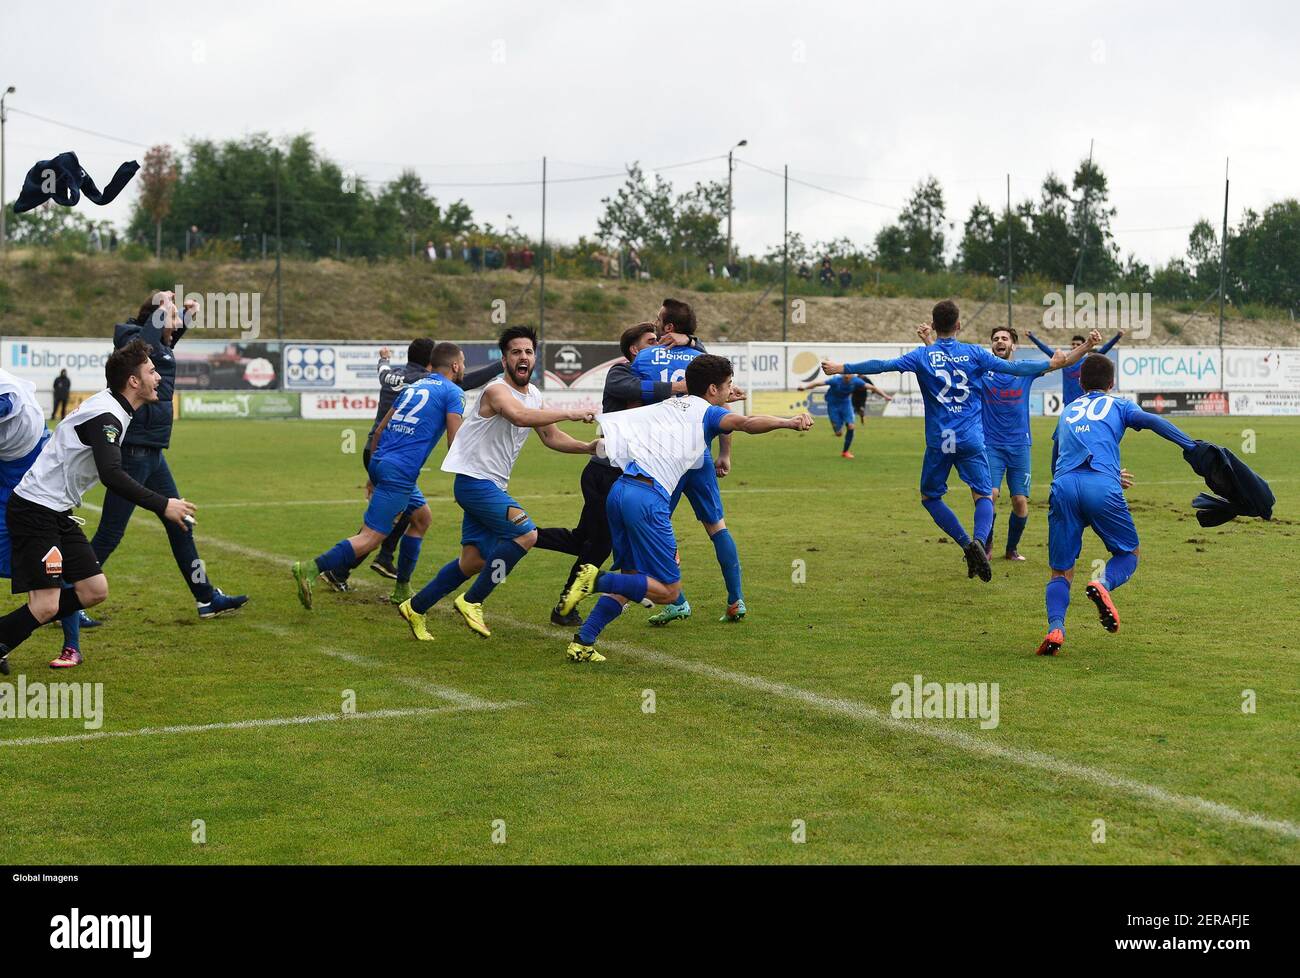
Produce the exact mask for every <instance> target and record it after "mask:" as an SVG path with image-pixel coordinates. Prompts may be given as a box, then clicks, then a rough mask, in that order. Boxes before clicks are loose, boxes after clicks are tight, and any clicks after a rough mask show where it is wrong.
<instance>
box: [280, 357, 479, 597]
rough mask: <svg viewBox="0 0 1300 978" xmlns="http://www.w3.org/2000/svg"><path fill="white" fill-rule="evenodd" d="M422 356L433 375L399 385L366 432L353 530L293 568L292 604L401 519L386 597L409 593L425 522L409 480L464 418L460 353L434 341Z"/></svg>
mask: <svg viewBox="0 0 1300 978" xmlns="http://www.w3.org/2000/svg"><path fill="white" fill-rule="evenodd" d="M429 357H430V361H431V362H432V364H433V373H431V374H428V375H427V376H425V377H422V378H421V379H419V380H417V381H416V382H415V383H413V384H410V385H409V386H407V387H406V389H405V390H404V391H403V392H402V395H401V397H399V398H398V399H397V402H396V403H395V404H394V405H393V406H392V407H390V408H389V409H388V413H387V414H386V415H384V419H383V421H382V422H381V423H380V424H379V425H378V426H377V427H376V428H375V430H374V433H373V434H372V435H371V439H370V445H369V446H367V454H369V456H370V467H369V470H368V471H369V473H370V483H371V485H372V487H373V488H372V490H371V493H370V505H369V506H367V507H366V515H365V517H364V518H363V519H362V524H361V530H360V531H359V532H357V533H355V534H353V535H352V536H350V537H348V538H347V539H345V540H340V541H339V542H338V543H336V544H334V546H333V547H332V548H330V549H329V550H327V551H325V553H323V554H321V555H320V556H319V557H317V558H316V560H315V561H314V563H313V564H306V563H304V562H303V561H298V562H297V563H295V564H294V565H293V568H292V569H293V577H294V580H295V581H297V582H298V600H299V601H301V602H302V604H303V607H304V608H311V606H312V578H313V577H314V576H315V575H316V574H317V573H319V574H320V575H321V576H322V577H324V576H325V575H327V574H334V573H336V572H339V571H343V570H346V569H348V568H351V567H354V566H356V565H357V564H358V563H359V562H360V561H361V560H363V559H364V558H365V556H366V555H367V554H369V553H371V552H373V551H374V550H375V549H376V548H377V547H379V546H380V545H381V544H382V543H383V542H384V538H385V537H386V536H387V535H388V534H389V532H390V531H391V530H392V528H393V527H394V526H395V525H396V524H398V523H399V521H405V523H406V529H405V531H404V532H403V533H402V539H401V541H400V544H399V547H400V549H399V551H398V558H397V567H396V568H395V570H396V573H397V590H396V591H395V592H394V593H393V600H394V602H395V603H398V604H400V603H401V602H402V601H406V600H407V599H409V598H410V596H411V594H410V580H411V574H412V573H413V572H414V571H415V565H416V564H417V563H419V560H420V545H421V543H422V542H423V540H424V534H425V531H426V530H428V529H429V525H430V524H431V523H432V522H433V514H432V513H431V512H430V511H429V504H428V503H426V502H425V501H424V494H423V493H421V492H420V488H419V486H418V485H416V482H417V480H418V479H419V477H420V469H421V468H422V467H423V466H424V463H425V462H426V461H428V459H429V453H430V452H432V451H433V446H434V445H436V444H438V439H439V438H441V437H442V434H443V432H444V431H445V432H446V433H447V446H448V447H449V448H450V447H451V446H452V445H453V444H454V443H455V439H456V432H457V431H459V430H460V424H461V416H462V415H463V414H464V413H465V395H464V392H463V391H461V389H460V387H459V386H458V385H459V383H460V381H461V380H462V379H463V378H464V376H465V354H464V353H462V352H461V349H460V347H458V346H457V345H456V344H455V343H439V344H438V345H437V346H435V347H434V348H433V350H432V351H431V353H430V354H429Z"/></svg>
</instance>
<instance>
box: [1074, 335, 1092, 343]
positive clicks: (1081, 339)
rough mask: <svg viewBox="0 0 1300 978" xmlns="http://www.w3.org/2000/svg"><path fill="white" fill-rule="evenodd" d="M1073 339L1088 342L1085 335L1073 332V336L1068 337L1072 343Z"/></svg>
mask: <svg viewBox="0 0 1300 978" xmlns="http://www.w3.org/2000/svg"><path fill="white" fill-rule="evenodd" d="M1075 340H1078V341H1079V342H1080V343H1087V342H1088V340H1087V337H1083V336H1080V335H1079V334H1078V333H1075V334H1074V335H1073V336H1071V337H1070V342H1071V343H1073V342H1074V341H1075Z"/></svg>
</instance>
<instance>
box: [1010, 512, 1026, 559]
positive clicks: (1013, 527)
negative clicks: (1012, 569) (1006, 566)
mask: <svg viewBox="0 0 1300 978" xmlns="http://www.w3.org/2000/svg"><path fill="white" fill-rule="evenodd" d="M1028 522H1029V514H1028V513H1026V514H1025V515H1024V516H1017V515H1016V514H1015V513H1012V514H1011V516H1010V517H1008V518H1007V553H1010V552H1011V551H1013V550H1015V549H1017V548H1018V547H1019V546H1020V538H1021V536H1023V535H1024V532H1025V524H1026V523H1028Z"/></svg>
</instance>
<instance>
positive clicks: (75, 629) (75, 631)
mask: <svg viewBox="0 0 1300 978" xmlns="http://www.w3.org/2000/svg"><path fill="white" fill-rule="evenodd" d="M64 586H65V587H66V586H67V585H64ZM59 623H60V624H61V625H62V626H63V647H64V648H65V649H76V650H77V651H78V652H80V651H81V612H80V611H79V610H78V611H74V612H73V613H72V614H70V615H64V616H63V618H61V619H60V620H59Z"/></svg>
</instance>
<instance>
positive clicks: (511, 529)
mask: <svg viewBox="0 0 1300 978" xmlns="http://www.w3.org/2000/svg"><path fill="white" fill-rule="evenodd" d="M452 493H453V494H454V495H455V497H456V502H457V503H459V504H460V508H461V509H462V510H464V511H465V517H464V519H462V520H461V523H460V542H461V545H462V546H466V545H468V546H473V547H477V548H478V552H479V553H480V554H481V555H482V557H483V559H484V560H487V559H488V558H489V557H491V556H492V552H493V551H494V550H496V548H497V544H498V543H500V542H501V541H503V540H513V539H514V538H515V537H518V536H523V535H524V534H525V533H531V532H532V531H533V530H535V529H537V524H536V523H534V522H533V519H532V517H531V516H529V515H528V514H527V513H525V512H524V508H523V507H522V506H520V505H519V504H518V503H517V502H515V500H514V499H513V498H512V497H511V496H510V494H509V493H508V492H506V491H505V490H504V489H501V488H499V487H498V486H497V484H496V483H495V482H489V481H488V480H487V479H474V478H471V477H470V476H468V475H457V476H456V481H455V482H453V483H452ZM511 507H514V508H515V509H517V510H519V512H520V513H521V514H522V515H521V516H520V517H519V519H517V520H511V519H509V518H508V517H507V516H506V513H507V512H508V511H509V510H510V508H511Z"/></svg>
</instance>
